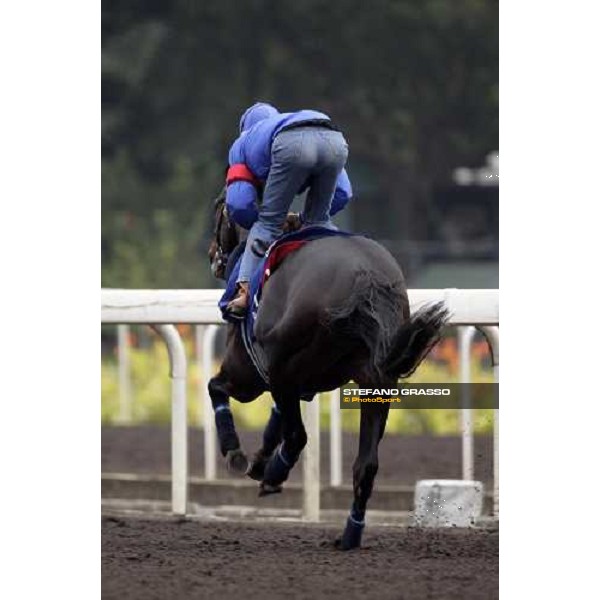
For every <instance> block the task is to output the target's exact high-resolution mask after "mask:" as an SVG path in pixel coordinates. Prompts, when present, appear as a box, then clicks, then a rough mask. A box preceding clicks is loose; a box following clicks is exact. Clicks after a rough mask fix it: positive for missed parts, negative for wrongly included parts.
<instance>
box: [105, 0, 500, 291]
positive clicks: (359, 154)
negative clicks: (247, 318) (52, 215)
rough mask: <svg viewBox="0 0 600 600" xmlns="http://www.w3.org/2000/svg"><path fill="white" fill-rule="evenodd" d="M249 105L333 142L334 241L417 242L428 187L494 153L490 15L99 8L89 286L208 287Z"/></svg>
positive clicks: (306, 0) (312, 6) (343, 6)
mask: <svg viewBox="0 0 600 600" xmlns="http://www.w3.org/2000/svg"><path fill="white" fill-rule="evenodd" d="M258 99H260V100H265V101H270V102H272V103H274V104H275V105H276V106H278V107H279V108H280V109H281V110H284V111H285V110H296V109H299V108H317V109H320V110H323V111H325V112H327V113H328V114H330V115H331V117H332V118H333V119H334V121H335V122H336V123H338V124H339V126H340V127H341V128H342V129H343V131H344V132H345V134H346V137H347V139H348V140H349V144H350V158H349V164H348V168H349V173H350V176H351V178H352V181H353V184H354V188H355V193H356V196H357V201H356V202H355V203H353V204H352V205H351V206H349V208H348V209H347V211H344V213H345V215H344V218H346V219H348V221H347V223H348V226H350V227H352V228H354V229H355V230H360V231H363V232H365V233H368V234H370V235H372V236H373V237H375V238H378V239H387V240H402V241H407V240H429V239H432V238H433V234H432V229H433V228H436V227H437V228H439V227H441V226H442V225H443V223H444V218H443V215H440V214H438V213H437V212H436V209H435V207H434V204H433V202H432V196H433V193H432V191H433V190H434V188H435V187H436V186H439V185H444V184H446V183H448V182H449V181H450V177H451V173H452V170H453V169H454V168H455V167H458V166H479V165H480V164H481V163H482V161H483V158H484V157H485V155H486V154H487V153H488V152H489V151H490V150H493V149H495V148H497V147H498V2H497V1H495V0H419V1H404V2H402V1H397V0H374V1H372V2H364V1H363V0H338V1H336V2H330V1H328V0H303V1H302V2H298V1H296V0H244V2H237V1H234V0H204V1H203V2H188V1H184V0H164V1H161V2H156V1H149V2H141V1H139V0H133V1H132V0H105V1H104V2H103V3H102V285H103V286H104V287H129V288H135V287H144V288H145V287H148V288H156V287H171V288H184V287H207V286H210V285H214V281H213V280H212V279H211V278H210V274H209V270H208V265H207V261H206V260H205V250H206V247H207V244H208V237H209V234H210V228H211V223H210V221H211V217H212V204H211V202H210V200H211V198H213V197H214V195H215V194H216V193H217V192H218V191H219V189H220V187H221V185H222V181H223V169H224V164H225V161H226V158H227V151H228V148H229V146H230V144H231V142H232V141H233V139H234V138H235V136H236V135H237V124H238V120H239V116H240V114H241V112H242V111H243V110H244V109H245V107H246V106H248V105H250V104H252V103H254V102H255V101H256V100H258Z"/></svg>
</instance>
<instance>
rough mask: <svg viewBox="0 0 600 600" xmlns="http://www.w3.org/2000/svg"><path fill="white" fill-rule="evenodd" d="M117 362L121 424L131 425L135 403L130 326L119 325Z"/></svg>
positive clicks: (119, 418)
mask: <svg viewBox="0 0 600 600" xmlns="http://www.w3.org/2000/svg"><path fill="white" fill-rule="evenodd" d="M117 361H118V365H119V367H118V368H119V414H118V416H117V421H118V422H119V423H131V422H132V420H133V403H132V396H131V362H130V355H129V325H123V324H121V325H117Z"/></svg>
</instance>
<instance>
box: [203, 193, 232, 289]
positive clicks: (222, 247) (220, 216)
mask: <svg viewBox="0 0 600 600" xmlns="http://www.w3.org/2000/svg"><path fill="white" fill-rule="evenodd" d="M225 197H226V196H225V189H223V192H222V193H221V194H219V197H218V198H217V199H216V200H215V204H214V206H215V212H216V219H215V229H214V232H213V233H214V236H215V237H214V240H213V242H212V243H211V245H210V248H209V250H208V257H209V260H210V269H211V271H212V274H213V275H214V276H215V277H217V278H218V279H225V270H226V268H227V261H228V260H229V255H230V253H231V251H232V250H233V249H234V248H235V246H236V245H237V243H238V239H239V237H238V232H237V229H236V226H235V224H234V223H232V222H231V221H230V219H229V217H228V215H227V206H226V205H225Z"/></svg>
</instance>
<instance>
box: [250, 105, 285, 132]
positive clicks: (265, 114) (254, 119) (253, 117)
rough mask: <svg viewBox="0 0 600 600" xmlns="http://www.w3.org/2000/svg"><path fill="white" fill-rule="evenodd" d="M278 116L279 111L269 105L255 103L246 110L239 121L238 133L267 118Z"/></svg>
mask: <svg viewBox="0 0 600 600" xmlns="http://www.w3.org/2000/svg"><path fill="white" fill-rule="evenodd" d="M278 114H279V111H278V110H277V109H276V108H275V107H274V106H272V105H271V104H267V103H266V102H257V103H256V104H253V105H252V106H251V107H250V108H248V109H246V111H245V112H244V114H243V115H242V118H241V119H240V133H242V132H243V131H247V130H248V129H250V128H251V127H253V126H254V125H256V124H257V123H258V122H259V121H262V120H263V119H268V118H269V117H274V116H275V115H278Z"/></svg>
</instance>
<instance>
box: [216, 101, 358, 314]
mask: <svg viewBox="0 0 600 600" xmlns="http://www.w3.org/2000/svg"><path fill="white" fill-rule="evenodd" d="M347 158H348V144H347V143H346V140H345V139H344V136H343V135H342V134H341V132H340V131H339V130H338V129H337V128H336V127H335V125H334V124H333V123H332V122H331V120H330V118H329V117H328V116H327V115H326V114H324V113H321V112H317V111H315V110H300V111H298V112H292V113H280V112H279V111H278V110H277V109H276V108H275V107H273V106H271V105H270V104H266V103H264V102H258V103H257V104H254V105H253V106H251V107H250V108H248V109H247V110H246V112H245V113H244V114H243V115H242V118H241V119H240V136H239V137H238V138H237V140H235V142H234V143H233V145H232V146H231V149H230V150H229V169H228V171H227V178H226V183H227V197H226V205H227V213H228V215H229V216H230V218H231V219H232V220H233V221H234V222H235V223H237V224H238V225H239V226H240V227H243V228H244V229H250V233H249V235H248V240H247V242H246V249H245V251H244V256H243V257H242V262H241V265H240V271H239V276H238V279H237V284H238V291H237V296H236V297H235V298H234V299H233V300H232V301H231V302H230V303H229V305H228V306H227V309H228V311H229V313H230V314H231V315H232V316H236V317H240V318H242V317H243V315H244V314H245V312H246V308H247V306H248V295H249V294H248V291H249V289H248V288H249V281H250V278H251V276H252V274H253V273H254V271H255V269H256V267H257V266H258V263H259V262H260V260H261V258H262V257H263V256H264V254H265V252H266V250H267V248H268V247H269V246H270V245H271V243H272V242H273V241H274V240H275V239H276V238H277V237H278V236H279V235H280V234H281V230H282V227H283V224H284V222H285V219H286V217H287V214H288V210H289V208H290V206H291V204H292V202H293V200H294V196H295V195H296V194H300V193H302V192H304V191H305V190H308V195H307V197H306V203H305V206H304V211H303V212H302V213H301V215H300V219H301V222H302V224H303V225H319V226H322V227H328V228H334V227H335V226H334V225H333V223H332V222H331V216H332V215H334V214H335V213H337V212H339V211H340V210H342V208H344V206H346V204H347V203H348V201H349V200H350V198H351V197H352V186H351V185H350V179H349V178H348V174H347V173H346V170H345V169H344V165H345V164H346V159H347ZM260 192H262V203H260V204H259V202H258V198H259V193H260Z"/></svg>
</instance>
